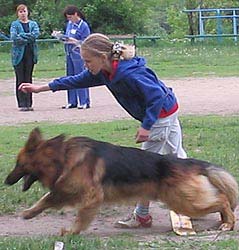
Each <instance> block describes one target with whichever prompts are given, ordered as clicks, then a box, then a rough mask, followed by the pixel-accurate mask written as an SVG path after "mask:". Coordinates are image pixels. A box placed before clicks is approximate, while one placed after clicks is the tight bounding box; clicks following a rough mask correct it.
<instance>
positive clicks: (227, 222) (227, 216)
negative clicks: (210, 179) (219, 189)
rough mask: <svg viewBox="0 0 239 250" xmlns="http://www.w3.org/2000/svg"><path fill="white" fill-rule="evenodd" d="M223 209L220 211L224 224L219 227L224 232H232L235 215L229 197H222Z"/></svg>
mask: <svg viewBox="0 0 239 250" xmlns="http://www.w3.org/2000/svg"><path fill="white" fill-rule="evenodd" d="M222 196H223V197H222V200H223V201H222V204H223V205H222V208H221V210H220V214H221V218H222V224H221V226H220V227H219V229H220V230H222V231H230V230H233V228H234V225H235V215H234V213H233V211H232V209H231V205H230V202H229V201H228V199H227V197H225V196H224V195H222Z"/></svg>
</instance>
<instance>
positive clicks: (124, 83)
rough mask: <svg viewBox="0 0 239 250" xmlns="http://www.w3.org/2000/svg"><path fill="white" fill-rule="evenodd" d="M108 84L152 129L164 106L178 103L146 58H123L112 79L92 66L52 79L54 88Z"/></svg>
mask: <svg viewBox="0 0 239 250" xmlns="http://www.w3.org/2000/svg"><path fill="white" fill-rule="evenodd" d="M100 85H106V87H107V88H108V89H109V90H110V91H111V93H112V94H113V95H114V97H115V98H116V100H117V101H118V102H119V104H120V105H121V106H122V107H123V108H124V109H125V110H126V111H127V112H128V113H129V114H130V115H131V116H133V117H134V118H135V119H137V120H139V121H141V123H142V127H143V128H145V129H150V128H151V126H152V125H153V124H154V122H155V121H156V120H157V119H158V117H159V114H160V112H161V111H162V109H164V111H166V112H168V111H169V110H170V109H172V108H173V107H174V106H175V104H176V103H177V100H176V97H175V95H174V93H173V92H172V89H171V88H167V87H166V86H165V85H164V83H163V82H162V81H160V80H159V79H158V78H157V76H156V75H155V73H154V72H153V71H152V70H151V69H149V68H147V67H146V66H145V59H144V58H142V57H134V58H133V59H131V60H121V61H119V65H118V68H117V71H116V73H115V75H114V78H113V79H112V80H109V78H108V77H107V76H106V75H105V74H104V73H103V72H102V71H100V72H99V73H98V74H97V75H93V74H92V73H90V71H89V70H84V71H83V72H82V73H80V74H78V75H75V76H66V77H61V78H58V79H55V80H54V81H52V82H51V83H49V87H50V89H51V90H52V91H57V90H68V89H74V88H86V87H93V86H100Z"/></svg>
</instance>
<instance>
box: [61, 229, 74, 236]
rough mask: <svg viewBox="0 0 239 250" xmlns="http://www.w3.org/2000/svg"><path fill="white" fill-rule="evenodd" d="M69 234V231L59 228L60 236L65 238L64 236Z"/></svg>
mask: <svg viewBox="0 0 239 250" xmlns="http://www.w3.org/2000/svg"><path fill="white" fill-rule="evenodd" d="M70 234H71V231H70V230H67V229H65V228H64V227H63V228H61V231H60V236H66V235H70Z"/></svg>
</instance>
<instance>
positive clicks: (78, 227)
mask: <svg viewBox="0 0 239 250" xmlns="http://www.w3.org/2000/svg"><path fill="white" fill-rule="evenodd" d="M103 197H104V195H103V190H102V189H101V188H99V187H98V188H90V190H89V191H88V192H87V193H86V194H85V196H84V199H83V200H82V203H81V206H80V208H79V210H78V213H77V216H76V218H75V222H74V224H73V225H72V228H71V229H70V230H66V229H64V228H63V229H62V230H61V235H62V236H63V235H67V234H79V233H80V232H81V231H82V230H85V229H86V228H87V227H88V226H89V224H90V223H91V222H92V220H93V219H94V217H95V215H96V214H97V212H98V210H99V207H100V205H101V204H102V202H103Z"/></svg>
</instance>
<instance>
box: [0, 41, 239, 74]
mask: <svg viewBox="0 0 239 250" xmlns="http://www.w3.org/2000/svg"><path fill="white" fill-rule="evenodd" d="M146 45H147V44H146ZM149 45H151V46H145V43H140V42H138V49H137V54H138V55H141V56H144V57H145V58H146V59H147V61H148V66H150V67H151V68H152V69H153V70H155V72H156V73H157V74H158V76H159V77H160V78H175V77H205V76H221V77H226V76H239V70H238V68H239V62H238V54H239V46H237V45H235V44H234V43H233V42H231V40H229V41H227V42H224V43H222V44H217V43H207V42H204V43H202V42H201V43H195V44H193V45H192V44H191V43H190V42H189V41H187V40H184V41H183V42H182V41H171V42H170V41H165V40H159V41H157V42H156V44H155V45H153V46H152V44H151V43H150V44H149ZM0 63H1V68H0V79H1V78H2V79H7V78H12V77H14V72H13V69H12V66H11V62H10V46H9V44H8V45H2V46H1V47H0ZM63 75H65V54H64V48H63V45H62V44H59V43H48V44H43V43H41V44H39V63H38V64H37V65H36V67H35V69H34V74H33V76H34V77H36V78H54V77H59V76H63Z"/></svg>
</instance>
